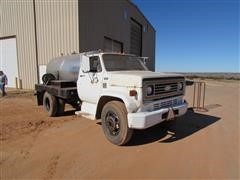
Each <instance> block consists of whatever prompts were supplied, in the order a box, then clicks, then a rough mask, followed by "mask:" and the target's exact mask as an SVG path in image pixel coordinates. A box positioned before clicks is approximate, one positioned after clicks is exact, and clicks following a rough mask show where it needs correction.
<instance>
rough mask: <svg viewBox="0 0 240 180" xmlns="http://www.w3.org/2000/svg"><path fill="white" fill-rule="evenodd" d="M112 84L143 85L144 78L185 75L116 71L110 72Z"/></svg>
mask: <svg viewBox="0 0 240 180" xmlns="http://www.w3.org/2000/svg"><path fill="white" fill-rule="evenodd" d="M109 74H110V85H111V86H124V87H139V88H141V87H142V81H143V79H148V78H161V77H183V76H182V75H179V74H170V73H160V72H152V71H114V72H110V73H109Z"/></svg>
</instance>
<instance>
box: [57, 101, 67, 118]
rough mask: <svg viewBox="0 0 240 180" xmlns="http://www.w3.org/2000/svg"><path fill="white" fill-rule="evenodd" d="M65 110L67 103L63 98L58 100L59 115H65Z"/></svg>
mask: <svg viewBox="0 0 240 180" xmlns="http://www.w3.org/2000/svg"><path fill="white" fill-rule="evenodd" d="M64 109H65V101H64V100H63V99H61V98H58V107H57V115H61V114H63V113H64Z"/></svg>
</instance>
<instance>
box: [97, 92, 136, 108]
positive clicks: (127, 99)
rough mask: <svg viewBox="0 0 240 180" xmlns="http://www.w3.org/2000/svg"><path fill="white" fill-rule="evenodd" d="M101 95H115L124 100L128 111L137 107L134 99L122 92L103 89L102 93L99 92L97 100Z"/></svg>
mask: <svg viewBox="0 0 240 180" xmlns="http://www.w3.org/2000/svg"><path fill="white" fill-rule="evenodd" d="M103 96H110V97H116V98H119V99H121V100H122V101H123V102H124V104H125V106H126V109H127V112H128V113H133V112H136V111H137V109H138V107H137V105H136V100H135V99H133V98H132V97H129V96H128V95H126V94H124V93H122V92H116V91H114V92H112V91H105V92H104V93H102V94H100V98H99V100H100V99H101V97H103ZM99 100H98V103H99ZM98 103H97V104H98Z"/></svg>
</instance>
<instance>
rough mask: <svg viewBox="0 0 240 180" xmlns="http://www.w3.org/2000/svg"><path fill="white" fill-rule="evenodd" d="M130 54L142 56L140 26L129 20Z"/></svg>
mask: <svg viewBox="0 0 240 180" xmlns="http://www.w3.org/2000/svg"><path fill="white" fill-rule="evenodd" d="M130 32H131V33H130V53H131V54H135V55H137V56H142V25H141V24H140V23H138V22H137V21H136V20H134V19H132V18H131V29H130Z"/></svg>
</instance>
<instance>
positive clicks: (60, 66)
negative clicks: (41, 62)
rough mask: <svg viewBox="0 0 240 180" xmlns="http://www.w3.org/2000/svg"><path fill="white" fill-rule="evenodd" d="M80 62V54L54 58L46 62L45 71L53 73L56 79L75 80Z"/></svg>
mask: <svg viewBox="0 0 240 180" xmlns="http://www.w3.org/2000/svg"><path fill="white" fill-rule="evenodd" d="M80 62H81V54H74V55H68V56H61V57H58V58H54V59H52V60H51V61H50V62H49V63H48V64H47V73H50V74H52V75H54V76H55V79H56V80H69V81H77V79H78V73H79V69H80Z"/></svg>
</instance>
